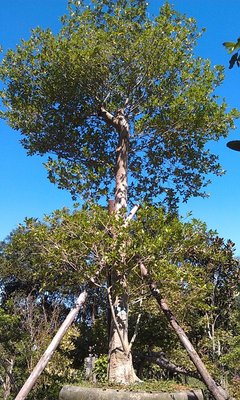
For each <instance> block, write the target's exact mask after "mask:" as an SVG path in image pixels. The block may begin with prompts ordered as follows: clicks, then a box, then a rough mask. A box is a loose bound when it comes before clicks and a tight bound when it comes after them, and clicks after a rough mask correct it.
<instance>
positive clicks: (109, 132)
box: [0, 0, 237, 382]
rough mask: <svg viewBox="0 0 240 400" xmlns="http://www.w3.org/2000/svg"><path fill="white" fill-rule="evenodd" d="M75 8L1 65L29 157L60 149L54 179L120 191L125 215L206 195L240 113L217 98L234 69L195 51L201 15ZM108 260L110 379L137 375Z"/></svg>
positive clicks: (142, 5)
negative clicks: (219, 149) (135, 207)
mask: <svg viewBox="0 0 240 400" xmlns="http://www.w3.org/2000/svg"><path fill="white" fill-rule="evenodd" d="M68 9H69V13H68V14H67V15H65V16H64V17H63V18H62V24H63V25H62V28H61V30H60V32H59V33H58V34H57V35H53V33H52V32H51V31H50V30H49V29H48V30H45V31H43V30H42V29H40V28H37V29H35V30H33V32H32V36H31V38H30V39H29V40H27V41H22V42H21V44H20V45H19V46H18V47H17V49H16V50H15V51H12V50H10V51H8V52H7V54H6V56H5V58H4V60H3V62H2V65H1V67H0V76H1V79H2V80H3V82H4V83H5V88H4V89H3V91H2V92H1V97H2V101H3V105H4V106H5V107H4V109H3V110H2V117H3V118H5V119H6V120H7V121H8V123H9V124H10V126H11V127H12V128H14V129H17V130H19V131H20V132H21V134H22V144H23V145H24V147H25V148H26V149H27V151H28V154H30V155H33V154H40V155H45V154H47V155H49V159H48V162H47V163H46V166H47V168H48V171H49V178H50V180H51V181H52V182H55V183H57V184H58V186H59V187H60V188H67V189H69V190H70V191H71V193H72V194H73V196H76V195H77V194H79V193H80V194H81V196H83V198H85V199H91V200H99V199H100V198H101V197H102V196H111V195H112V192H114V193H115V210H116V211H117V212H118V211H120V210H121V209H122V208H126V207H127V205H128V203H130V202H132V203H133V202H134V201H136V200H137V201H139V200H148V201H163V202H164V201H165V202H166V204H167V205H168V206H170V207H176V206H177V203H178V201H179V200H180V199H181V200H184V201H185V200H187V199H188V198H189V197H190V196H197V195H200V196H204V195H205V194H204V187H205V186H206V184H207V182H208V181H207V174H209V173H215V174H217V175H220V174H221V173H222V171H221V167H220V165H219V163H218V161H217V157H216V156H215V155H213V154H211V153H210V151H209V150H208V149H207V148H206V144H207V142H208V141H209V140H218V139H219V138H220V137H221V136H226V135H227V132H228V130H229V128H231V127H233V118H234V116H236V115H237V113H236V111H234V110H233V111H231V112H229V113H228V112H226V104H225V103H224V102H223V103H220V101H219V99H217V98H216V96H214V95H213V92H214V89H215V88H216V87H217V86H218V85H219V84H220V83H221V82H222V80H223V69H222V68H221V67H219V66H217V67H215V68H213V69H212V68H211V66H210V62H209V61H208V60H203V59H201V58H198V57H195V55H194V46H195V44H196V41H197V39H198V37H199V33H198V31H197V28H196V23H195V21H194V20H193V19H192V18H187V17H186V16H183V15H180V14H179V13H177V12H175V11H174V10H173V9H172V8H171V7H170V5H169V4H165V5H164V6H163V7H162V8H161V9H160V12H159V15H157V16H156V17H153V18H151V17H150V16H149V13H148V11H147V3H146V2H145V1H143V0H116V1H113V0H104V1H102V2H98V1H96V0H92V1H91V2H86V3H85V2H84V1H81V0H80V1H75V0H70V1H69V6H68ZM114 180H115V185H114ZM116 235H117V234H116ZM120 252H121V255H120V258H121V263H122V264H125V263H126V255H125V252H124V248H122V247H121V248H120ZM108 267H109V268H110V269H111V277H112V283H111V291H110V292H109V301H110V303H111V302H113V308H112V311H113V312H112V314H113V325H112V330H111V332H112V334H111V338H110V346H109V353H110V372H109V375H110V379H111V380H112V381H121V382H131V381H134V380H136V379H137V378H136V376H135V374H134V371H133V368H132V362H131V352H130V350H129V351H128V350H127V349H129V343H128V293H127V290H126V285H125V284H126V281H125V276H124V274H123V275H122V276H121V279H119V271H118V270H117V269H116V268H114V265H112V266H110V265H109V266H108ZM120 275H121V274H120ZM117 280H118V281H119V282H118V283H117ZM119 338H121V340H120V341H119ZM123 365H124V368H123V367H122V366H123Z"/></svg>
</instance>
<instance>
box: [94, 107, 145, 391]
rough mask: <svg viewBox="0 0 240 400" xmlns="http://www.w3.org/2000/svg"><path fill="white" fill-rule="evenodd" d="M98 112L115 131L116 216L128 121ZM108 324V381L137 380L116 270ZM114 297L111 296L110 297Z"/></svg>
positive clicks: (123, 185)
mask: <svg viewBox="0 0 240 400" xmlns="http://www.w3.org/2000/svg"><path fill="white" fill-rule="evenodd" d="M99 113H100V115H101V116H102V117H103V118H104V120H105V121H106V122H107V123H108V124H110V125H112V126H113V127H114V129H115V130H116V132H117V133H118V146H117V160H116V172H115V177H116V188H115V202H114V209H115V213H116V216H117V214H119V213H120V212H121V211H122V210H126V208H127V190H128V183H127V169H128V168H127V167H128V146H129V124H128V121H127V119H126V117H125V115H124V110H122V109H119V110H118V111H117V115H116V116H113V115H112V114H110V113H109V112H108V111H106V110H105V109H104V107H101V108H100V111H99ZM120 258H121V262H122V263H123V264H124V263H125V255H124V250H123V252H122V254H120ZM110 280H111V298H110V300H109V301H110V302H112V310H111V314H112V315H111V324H110V335H109V363H108V380H109V382H112V383H122V384H131V383H134V382H136V381H139V379H138V378H137V376H136V374H135V372H134V369H133V363H132V355H131V351H130V347H129V339H128V296H127V292H126V287H125V284H126V281H125V277H124V276H120V274H118V271H113V270H112V271H111V279H110ZM116 283H118V285H119V283H120V286H121V292H122V293H121V295H119V293H117V289H116ZM112 298H113V299H112Z"/></svg>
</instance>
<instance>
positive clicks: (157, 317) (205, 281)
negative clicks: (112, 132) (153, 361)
mask: <svg viewBox="0 0 240 400" xmlns="http://www.w3.org/2000/svg"><path fill="white" fill-rule="evenodd" d="M122 222H123V221H122V219H121V217H119V219H116V218H115V217H114V216H111V215H108V212H107V210H104V209H102V208H100V207H91V208H87V209H82V210H75V212H74V213H72V214H71V213H69V212H68V211H67V210H58V211H56V212H55V213H53V214H52V215H50V216H46V217H45V220H44V221H43V222H40V221H36V220H26V221H25V223H24V224H22V225H21V226H20V227H19V228H18V229H17V230H16V231H15V232H13V233H12V235H10V237H9V239H8V241H7V242H6V243H5V245H4V246H3V248H2V253H1V263H0V273H1V279H2V285H3V288H4V291H3V292H2V309H0V333H1V332H2V333H3V336H2V337H3V338H4V340H3V342H2V344H1V346H2V350H1V354H2V357H3V358H4V357H8V355H9V354H11V355H13V354H14V356H15V364H14V372H13V373H14V380H15V382H17V386H18V387H19V386H20V385H21V383H22V382H23V380H24V379H25V377H26V376H27V375H28V371H29V369H31V366H32V365H34V363H35V362H36V361H37V360H38V358H39V356H40V355H41V354H42V352H43V350H44V349H45V348H46V345H47V343H48V342H49V340H50V338H51V337H52V334H53V332H54V331H55V329H56V328H57V326H59V324H60V322H61V320H62V318H64V315H65V314H66V312H67V309H68V307H71V304H72V301H73V298H74V293H78V292H79V290H80V286H81V285H83V284H84V282H85V280H86V279H89V277H90V276H91V275H92V274H94V272H95V271H99V269H100V268H101V267H102V265H103V264H102V263H103V262H104V263H106V265H111V266H114V268H116V269H117V270H118V274H119V280H121V278H123V277H124V278H125V281H126V283H127V287H128V296H129V338H131V336H132V335H133V333H134V329H135V324H136V320H137V316H138V313H139V312H141V314H142V316H141V320H140V321H141V323H140V326H139V328H138V335H137V338H136V340H135V343H134V346H133V357H134V360H135V361H136V362H135V365H136V368H137V369H139V368H140V367H143V378H145V377H147V376H152V377H156V376H158V377H159V376H160V377H164V376H165V377H166V376H167V374H166V373H164V372H163V371H161V369H160V368H159V367H152V366H151V367H149V366H147V364H146V365H145V366H144V365H143V363H142V365H141V366H140V365H138V361H137V355H138V353H142V354H148V352H149V351H160V352H164V354H165V356H166V357H167V358H168V359H169V360H171V361H172V362H174V363H175V364H177V365H184V366H185V367H186V368H188V369H191V368H192V366H191V363H190V361H189V359H188V357H187V356H186V355H185V353H184V352H183V350H182V348H181V347H180V345H179V344H178V342H177V338H176V337H175V335H174V333H173V332H172V331H170V330H169V328H168V326H167V322H166V320H165V317H164V316H163V315H161V314H159V310H158V308H157V306H156V304H155V302H154V301H153V300H152V298H151V297H149V296H148V288H147V286H146V283H144V281H143V280H142V277H141V274H140V271H139V262H140V261H142V262H144V264H145V265H146V267H147V268H148V270H149V272H150V273H151V274H152V276H153V277H154V279H155V280H156V281H157V282H158V286H159V288H160V290H161V293H162V295H163V296H166V297H167V301H168V303H169V305H170V307H171V309H172V310H173V311H174V313H175V315H176V317H177V319H178V320H179V322H180V323H181V324H182V326H183V327H184V329H185V330H186V332H187V334H188V336H189V337H190V338H191V340H192V342H193V343H194V345H195V346H196V348H197V350H198V351H199V353H200V354H201V356H202V358H203V359H204V361H205V362H206V364H207V366H208V367H209V370H210V371H211V372H212V373H213V374H214V375H215V376H217V377H218V378H219V379H221V378H222V376H226V375H228V377H229V378H232V377H234V376H235V375H236V374H238V373H239V366H238V363H237V360H238V358H237V357H238V352H239V349H238V347H239V323H238V321H239V303H238V297H237V293H238V292H239V263H238V260H236V259H235V258H234V256H233V244H232V242H230V241H228V242H226V243H225V242H224V241H223V240H222V239H220V238H219V237H218V236H217V235H216V233H215V232H213V231H208V230H207V228H206V226H205V224H203V223H201V222H199V221H196V220H193V221H192V222H182V221H181V220H179V219H178V218H177V217H176V215H171V214H166V213H165V212H164V211H163V209H159V208H156V207H150V206H145V207H144V208H143V209H141V210H139V212H138V214H137V216H136V218H135V219H134V220H132V222H131V224H130V225H129V226H128V227H124V226H123V223H122ZM115 233H117V235H116V234H115ZM123 249H124V262H122V257H120V255H122V254H123ZM107 275H108V271H107V270H106V268H105V269H104V268H103V269H102V270H101V273H100V274H99V276H98V279H97V281H96V283H97V285H99V286H97V287H94V286H93V287H91V288H89V303H88V306H87V307H85V308H84V310H83V311H82V314H81V315H80V317H79V319H78V320H77V321H76V326H75V327H74V328H73V330H70V332H69V336H67V337H66V339H64V341H63V343H62V345H61V347H60V349H59V352H57V354H56V356H55V357H54V358H53V360H52V361H51V363H50V364H49V366H48V368H47V370H46V371H45V374H44V375H43V377H42V378H41V380H40V382H39V385H38V386H37V387H36V391H35V392H34V393H33V397H34V396H36V393H38V394H37V398H38V399H44V396H45V394H46V392H47V389H48V388H49V387H50V386H52V387H55V388H56V390H57V388H58V387H59V386H61V385H62V383H63V382H64V381H68V382H74V381H77V380H79V379H80V378H81V368H82V365H83V360H84V357H86V356H87V351H88V348H89V346H91V347H92V346H95V348H94V352H96V354H106V353H107V350H108V349H107V343H106V340H105V338H106V337H107V324H106V320H107V318H106V308H107V296H106V281H107ZM118 290H119V293H121V286H120V285H119V287H118ZM70 292H71V294H72V295H70V294H69V293H70ZM141 302H142V305H141V306H140V303H141ZM6 324H7V326H8V328H9V329H8V330H6V329H5V327H6ZM2 333H1V334H2ZM30 333H31V334H30ZM4 335H5V336H4ZM13 343H14V346H12V344H13ZM23 355H24V356H23ZM98 362H99V365H98V363H97V366H98V367H97V368H98V369H97V371H98V372H97V374H98V375H99V379H104V376H105V375H104V368H105V367H104V365H105V364H104V362H105V358H103V359H102V358H101V357H100V358H99V361H98ZM79 368H80V372H79V373H78V372H77V371H76V369H79ZM20 371H22V372H21V373H20ZM23 371H25V372H24V373H23ZM44 387H45V389H44ZM13 390H15V389H13ZM38 390H39V392H37V391H38ZM44 393H45V394H44ZM41 396H42V397H41ZM35 398H36V397H35Z"/></svg>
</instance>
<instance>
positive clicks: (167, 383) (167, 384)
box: [78, 379, 204, 393]
mask: <svg viewBox="0 0 240 400" xmlns="http://www.w3.org/2000/svg"><path fill="white" fill-rule="evenodd" d="M78 385H79V386H85V387H95V388H102V389H116V390H123V391H130V392H148V393H152V392H153V393H154V392H168V393H170V392H179V391H183V390H191V389H193V388H194V389H203V388H204V386H203V385H202V383H201V382H199V381H197V379H195V380H194V382H191V384H182V383H179V382H177V381H174V380H162V381H156V380H148V381H145V382H141V383H135V384H133V385H129V386H126V385H116V384H109V383H107V382H98V383H91V382H88V381H82V382H79V383H78Z"/></svg>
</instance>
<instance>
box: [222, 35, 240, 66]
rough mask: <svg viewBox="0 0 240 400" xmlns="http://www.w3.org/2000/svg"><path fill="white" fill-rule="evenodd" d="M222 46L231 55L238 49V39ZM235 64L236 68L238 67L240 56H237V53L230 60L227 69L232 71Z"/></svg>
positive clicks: (239, 46) (239, 42) (239, 41)
mask: <svg viewBox="0 0 240 400" xmlns="http://www.w3.org/2000/svg"><path fill="white" fill-rule="evenodd" d="M223 46H224V47H225V48H226V50H227V51H228V53H229V54H231V53H233V51H236V50H239V49H240V38H238V39H237V41H236V42H224V43H223ZM235 64H237V66H238V67H239V66H240V56H239V54H238V51H237V52H236V53H234V54H233V55H232V57H231V58H230V60H229V68H230V69H232V68H233V67H234V65H235Z"/></svg>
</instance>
